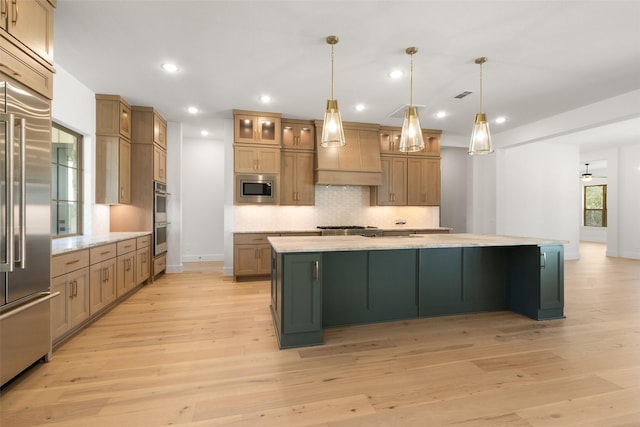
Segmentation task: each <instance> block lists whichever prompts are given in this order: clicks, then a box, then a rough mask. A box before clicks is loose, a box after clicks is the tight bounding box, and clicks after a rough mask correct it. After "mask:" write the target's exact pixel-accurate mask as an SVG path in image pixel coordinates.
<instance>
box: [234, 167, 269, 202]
mask: <svg viewBox="0 0 640 427" xmlns="http://www.w3.org/2000/svg"><path fill="white" fill-rule="evenodd" d="M277 185H278V182H277V176H276V175H260V174H249V175H236V191H235V195H236V197H235V201H236V203H237V204H256V203H257V204H263V203H266V204H276V203H277V201H278V199H277Z"/></svg>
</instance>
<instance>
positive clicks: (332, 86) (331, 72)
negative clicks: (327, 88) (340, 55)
mask: <svg viewBox="0 0 640 427" xmlns="http://www.w3.org/2000/svg"><path fill="white" fill-rule="evenodd" d="M331 99H335V98H334V97H333V45H331Z"/></svg>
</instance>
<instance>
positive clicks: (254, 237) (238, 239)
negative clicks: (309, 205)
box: [233, 233, 280, 245]
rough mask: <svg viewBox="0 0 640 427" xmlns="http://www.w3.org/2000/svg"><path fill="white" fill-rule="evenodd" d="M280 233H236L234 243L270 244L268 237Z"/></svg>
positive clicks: (276, 235)
mask: <svg viewBox="0 0 640 427" xmlns="http://www.w3.org/2000/svg"><path fill="white" fill-rule="evenodd" d="M278 236H280V233H243V234H234V235H233V243H235V244H236V245H254V244H269V242H268V241H267V237H278Z"/></svg>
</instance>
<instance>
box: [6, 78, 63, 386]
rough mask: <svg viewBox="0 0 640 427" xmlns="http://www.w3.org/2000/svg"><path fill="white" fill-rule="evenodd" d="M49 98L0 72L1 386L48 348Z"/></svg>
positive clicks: (40, 356) (49, 347) (49, 252)
mask: <svg viewBox="0 0 640 427" xmlns="http://www.w3.org/2000/svg"><path fill="white" fill-rule="evenodd" d="M50 270H51V107H50V102H49V101H48V100H47V99H45V98H43V97H41V96H40V95H38V94H37V93H35V92H33V91H32V90H30V89H28V88H27V87H26V86H22V85H20V84H19V83H17V82H15V81H13V80H12V79H11V78H10V77H9V76H7V75H5V74H3V73H0V385H4V384H5V383H6V382H7V381H9V380H10V379H12V378H13V377H15V376H16V375H17V374H19V373H20V372H21V371H23V370H24V369H26V368H28V367H29V366H30V365H31V364H33V363H34V362H37V361H38V360H40V359H44V360H48V358H49V356H50V354H51V314H50V302H49V300H50V299H51V298H52V297H53V296H54V295H51V292H50V282H51V277H50Z"/></svg>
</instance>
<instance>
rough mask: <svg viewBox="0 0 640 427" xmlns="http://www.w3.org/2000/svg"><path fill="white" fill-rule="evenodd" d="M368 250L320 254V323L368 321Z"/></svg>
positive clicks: (335, 323)
mask: <svg viewBox="0 0 640 427" xmlns="http://www.w3.org/2000/svg"><path fill="white" fill-rule="evenodd" d="M367 263H368V252H367V251H345V252H326V253H323V254H322V265H323V269H322V324H323V325H324V326H336V325H349V324H353V323H363V322H370V321H372V320H374V319H373V318H372V315H371V299H370V289H369V277H368V275H367V271H368V268H367Z"/></svg>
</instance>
